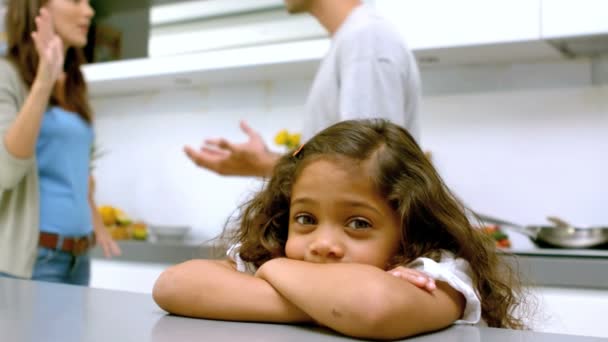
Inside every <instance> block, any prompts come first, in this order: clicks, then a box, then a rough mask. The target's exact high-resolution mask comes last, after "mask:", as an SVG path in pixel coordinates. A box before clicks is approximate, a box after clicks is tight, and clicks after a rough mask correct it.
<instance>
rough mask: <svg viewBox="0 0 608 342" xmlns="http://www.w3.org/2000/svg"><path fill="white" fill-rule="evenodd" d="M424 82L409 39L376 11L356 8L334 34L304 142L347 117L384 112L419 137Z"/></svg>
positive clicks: (312, 98) (312, 97)
mask: <svg viewBox="0 0 608 342" xmlns="http://www.w3.org/2000/svg"><path fill="white" fill-rule="evenodd" d="M420 97H421V85H420V76H419V71H418V66H417V64H416V60H415V58H414V56H413V54H412V53H411V51H410V50H409V49H408V48H407V46H406V44H405V41H404V38H403V37H402V36H401V35H400V34H399V33H398V32H397V30H396V29H395V28H393V27H392V26H391V25H390V24H389V23H388V22H387V21H386V19H384V18H382V17H381V16H380V15H379V14H378V13H376V11H375V10H374V9H373V8H371V7H369V6H367V5H361V6H359V7H357V8H355V9H354V10H353V11H352V12H351V13H350V15H349V16H348V18H347V19H346V21H345V22H344V23H343V24H342V25H341V26H340V28H339V29H338V31H337V32H336V33H335V34H334V36H333V38H332V45H331V48H330V50H329V52H328V53H327V55H326V56H325V58H324V59H323V61H322V62H321V66H320V67H319V70H318V71H317V75H316V76H315V79H314V81H313V84H312V88H311V90H310V93H309V97H308V100H307V103H306V118H305V121H304V129H303V132H302V136H303V139H304V141H306V140H308V139H310V138H311V137H312V136H313V135H315V134H316V133H318V132H319V131H321V130H322V129H324V128H326V127H328V126H330V125H332V124H334V123H337V122H339V121H342V120H347V119H356V118H372V117H382V118H385V119H388V120H390V121H392V122H394V123H396V124H398V125H400V126H402V127H404V128H406V129H407V130H408V131H409V132H410V134H412V135H413V137H414V138H415V139H416V140H417V141H419V122H418V121H419V118H418V107H419V102H420Z"/></svg>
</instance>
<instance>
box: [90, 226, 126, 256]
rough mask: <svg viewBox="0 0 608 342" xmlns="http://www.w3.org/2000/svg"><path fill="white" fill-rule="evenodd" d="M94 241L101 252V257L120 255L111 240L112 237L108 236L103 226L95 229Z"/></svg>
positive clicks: (115, 244)
mask: <svg viewBox="0 0 608 342" xmlns="http://www.w3.org/2000/svg"><path fill="white" fill-rule="evenodd" d="M95 241H96V242H97V244H98V245H99V246H100V247H101V249H102V250H103V255H104V256H105V257H106V258H111V257H113V256H119V255H121V254H122V251H121V250H120V247H118V244H117V243H116V241H114V240H113V239H112V236H110V233H109V232H108V230H107V229H106V227H105V226H100V227H95Z"/></svg>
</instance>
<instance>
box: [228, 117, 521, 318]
mask: <svg viewBox="0 0 608 342" xmlns="http://www.w3.org/2000/svg"><path fill="white" fill-rule="evenodd" d="M319 158H331V160H337V161H339V162H342V163H344V162H346V163H351V164H348V165H351V167H355V165H357V164H358V165H361V162H362V161H367V160H369V161H371V165H374V166H373V167H372V171H371V173H372V174H371V177H372V179H373V181H374V183H375V186H376V188H377V189H378V191H379V193H380V194H382V195H383V197H384V198H386V199H387V201H388V203H389V204H390V205H391V207H392V208H393V209H394V210H395V211H396V212H398V213H399V214H400V216H401V227H402V238H401V248H400V251H399V253H397V255H395V256H394V258H393V260H392V262H391V264H390V265H387V269H389V267H394V266H397V265H407V264H408V263H409V262H411V261H413V260H415V259H416V258H419V257H429V258H432V259H434V260H436V261H438V260H439V258H440V255H441V251H449V252H451V253H453V254H454V255H455V256H456V257H457V258H462V259H464V260H466V261H468V262H469V264H470V265H471V273H472V274H471V276H472V280H473V285H474V286H475V289H476V290H477V293H478V294H479V296H480V299H481V307H482V318H483V319H484V321H485V322H486V323H487V324H488V325H489V326H490V327H504V328H520V329H521V328H525V325H524V323H523V321H522V320H521V319H520V318H518V317H516V316H515V315H514V309H515V308H517V307H518V306H519V305H520V304H522V303H523V302H524V299H525V298H523V296H521V294H522V292H521V286H520V281H519V279H518V278H517V277H516V276H515V275H514V272H513V270H512V269H511V267H510V266H509V265H507V264H506V263H504V262H502V260H501V259H500V258H499V256H498V254H497V250H496V247H495V243H494V241H493V240H492V239H491V238H489V237H488V236H486V235H484V234H483V233H481V232H480V231H479V230H478V229H475V228H473V227H472V225H471V223H470V222H469V219H468V218H467V215H466V211H465V208H464V206H463V205H461V204H460V203H459V201H458V200H457V199H456V198H455V197H454V196H453V195H452V193H451V192H450V191H449V189H448V188H447V187H446V186H445V184H444V182H443V181H442V179H441V177H440V176H439V174H438V173H437V171H436V170H435V168H434V167H433V166H432V164H431V163H430V161H429V160H428V159H427V158H426V157H425V155H424V153H423V152H422V150H421V149H420V147H419V146H418V145H417V144H416V142H415V141H414V139H412V137H411V136H410V135H409V134H408V133H407V131H405V130H404V129H403V128H401V127H399V126H397V125H394V124H391V123H389V122H388V121H385V120H360V121H344V122H341V123H338V124H335V125H333V126H331V127H329V128H327V129H325V130H323V131H322V132H320V133H319V134H317V135H316V136H314V137H313V138H312V139H311V140H310V141H308V142H307V143H306V144H305V145H304V146H303V148H302V149H301V150H300V151H299V152H297V154H296V156H292V155H285V156H283V157H282V158H281V159H280V160H279V162H278V163H277V165H276V166H275V168H274V173H273V176H272V178H271V179H270V180H269V181H268V182H267V183H266V184H265V185H264V187H263V189H262V191H260V192H259V193H257V194H255V195H254V197H253V198H252V199H251V200H249V201H248V202H247V203H245V204H244V205H243V206H242V207H241V210H240V212H239V214H238V215H237V216H236V217H235V222H229V223H228V224H227V226H226V228H225V229H224V232H223V233H222V235H221V238H220V241H221V242H222V243H226V244H240V249H239V253H240V257H241V258H242V259H243V260H244V261H247V262H252V263H254V264H255V265H256V266H258V267H259V266H260V265H262V264H263V263H264V262H266V261H268V260H270V259H272V258H276V257H281V256H284V255H285V243H286V241H287V230H288V225H289V207H290V198H291V189H292V185H293V184H294V182H295V180H296V179H297V178H298V176H299V175H300V173H301V172H302V170H303V169H304V168H305V167H306V165H308V164H310V163H311V162H312V161H315V160H318V159H319ZM232 223H234V225H232ZM232 228H235V229H232Z"/></svg>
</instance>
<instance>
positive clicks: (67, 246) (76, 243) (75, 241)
mask: <svg viewBox="0 0 608 342" xmlns="http://www.w3.org/2000/svg"><path fill="white" fill-rule="evenodd" d="M59 239H60V236H59V235H57V234H52V233H45V232H40V238H39V239H38V246H40V247H44V248H49V249H56V250H60V251H63V252H68V253H71V254H72V255H74V256H79V255H83V254H85V253H86V252H87V251H88V250H89V248H92V247H93V246H94V245H95V235H94V234H91V235H89V236H82V237H64V238H63V243H61V246H57V243H58V242H59Z"/></svg>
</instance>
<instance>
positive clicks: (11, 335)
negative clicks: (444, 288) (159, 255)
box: [0, 278, 604, 342]
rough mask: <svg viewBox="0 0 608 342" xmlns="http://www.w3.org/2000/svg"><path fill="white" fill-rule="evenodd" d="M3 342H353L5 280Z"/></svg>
mask: <svg viewBox="0 0 608 342" xmlns="http://www.w3.org/2000/svg"><path fill="white" fill-rule="evenodd" d="M0 331H1V332H2V340H5V341H12V342H22V341H62V342H72V341H74V342H76V341H77V342H93V341H103V342H107V341H140V342H144V341H154V342H165V341H166V342H173V341H194V340H201V341H203V340H204V341H230V342H233V341H245V340H247V341H354V340H353V339H350V338H347V337H344V336H341V335H337V334H335V333H333V332H332V331H329V330H326V329H323V328H317V327H308V326H296V325H284V324H260V323H240V322H224V321H211V320H203V319H190V318H184V317H177V316H169V315H166V313H165V312H164V311H162V310H161V309H160V308H158V307H157V306H156V304H155V303H154V302H153V300H152V297H151V296H150V295H148V294H138V293H131V292H121V291H110V290H100V289H92V288H87V287H82V286H73V285H63V284H54V283H46V282H37V281H29V280H19V279H9V278H0ZM602 340H604V339H601V338H594V337H584V336H574V335H560V334H548V333H538V332H531V331H515V330H507V329H493V328H482V327H472V326H453V327H450V328H448V329H445V330H442V331H439V332H436V333H432V334H428V335H423V336H418V337H415V338H412V339H409V340H408V341H419V342H434V341H437V342H439V341H471V342H475V341H501V342H511V341H513V342H516V341H517V342H519V341H548V342H549V341H551V342H562V341H564V342H565V341H572V342H592V341H598V342H599V341H602Z"/></svg>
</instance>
